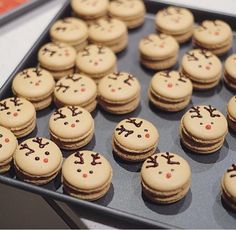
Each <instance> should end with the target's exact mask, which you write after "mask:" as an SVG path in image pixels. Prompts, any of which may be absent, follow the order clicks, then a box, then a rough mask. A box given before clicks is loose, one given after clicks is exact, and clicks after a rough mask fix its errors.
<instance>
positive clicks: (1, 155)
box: [0, 126, 18, 173]
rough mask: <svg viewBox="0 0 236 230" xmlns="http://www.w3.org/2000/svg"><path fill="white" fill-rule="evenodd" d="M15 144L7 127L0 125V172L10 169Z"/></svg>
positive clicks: (15, 141) (14, 139)
mask: <svg viewBox="0 0 236 230" xmlns="http://www.w3.org/2000/svg"><path fill="white" fill-rule="evenodd" d="M17 145H18V142H17V139H16V137H15V136H14V134H13V133H12V132H11V131H10V130H9V129H6V128H4V127H2V126H0V173H5V172H7V171H9V170H10V168H11V163H12V159H13V154H14V152H15V150H16V148H17Z"/></svg>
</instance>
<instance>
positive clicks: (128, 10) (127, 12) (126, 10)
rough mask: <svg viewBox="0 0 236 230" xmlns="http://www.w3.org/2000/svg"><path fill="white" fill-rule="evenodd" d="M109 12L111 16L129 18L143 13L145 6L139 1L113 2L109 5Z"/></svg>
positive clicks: (120, 0)
mask: <svg viewBox="0 0 236 230" xmlns="http://www.w3.org/2000/svg"><path fill="white" fill-rule="evenodd" d="M108 10H109V12H110V13H111V15H113V16H118V17H122V18H130V17H132V16H136V15H139V14H144V13H145V6H144V4H143V1H141V0H114V1H111V3H110V5H109V9H108Z"/></svg>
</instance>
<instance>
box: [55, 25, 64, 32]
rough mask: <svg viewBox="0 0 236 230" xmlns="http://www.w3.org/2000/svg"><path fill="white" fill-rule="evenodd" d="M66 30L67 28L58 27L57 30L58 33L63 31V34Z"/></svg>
mask: <svg viewBox="0 0 236 230" xmlns="http://www.w3.org/2000/svg"><path fill="white" fill-rule="evenodd" d="M66 29H67V28H66V27H65V26H58V27H56V28H55V30H56V31H63V32H64V31H66Z"/></svg>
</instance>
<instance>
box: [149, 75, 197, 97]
mask: <svg viewBox="0 0 236 230" xmlns="http://www.w3.org/2000/svg"><path fill="white" fill-rule="evenodd" d="M151 88H152V90H154V92H156V93H157V94H158V95H161V96H163V97H165V98H170V99H181V98H185V97H187V96H189V95H191V93H192V90H193V86H192V83H191V81H190V80H189V79H188V78H186V77H184V76H182V75H181V74H180V73H179V72H177V71H171V72H169V74H167V77H166V73H165V72H158V73H157V74H155V75H154V77H153V78H152V80H151Z"/></svg>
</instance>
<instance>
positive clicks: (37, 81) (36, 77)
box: [12, 68, 55, 99]
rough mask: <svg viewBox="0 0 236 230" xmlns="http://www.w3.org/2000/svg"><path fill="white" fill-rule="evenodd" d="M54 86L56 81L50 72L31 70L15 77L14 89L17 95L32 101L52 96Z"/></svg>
mask: <svg viewBox="0 0 236 230" xmlns="http://www.w3.org/2000/svg"><path fill="white" fill-rule="evenodd" d="M54 85H55V82H54V79H53V77H52V75H51V74H50V73H49V72H48V71H46V70H44V69H36V68H29V69H25V70H23V71H22V72H20V73H18V74H17V75H16V76H15V78H14V80H13V83H12V88H13V90H14V92H15V93H16V94H17V95H20V96H22V97H25V98H29V99H32V98H38V97H42V96H45V95H48V94H50V92H52V91H53V88H54Z"/></svg>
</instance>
